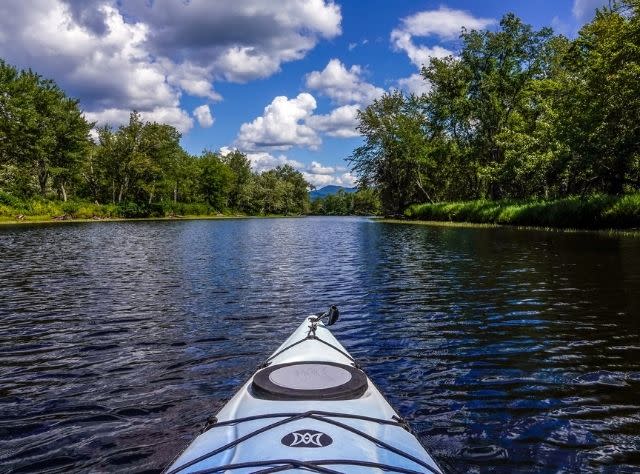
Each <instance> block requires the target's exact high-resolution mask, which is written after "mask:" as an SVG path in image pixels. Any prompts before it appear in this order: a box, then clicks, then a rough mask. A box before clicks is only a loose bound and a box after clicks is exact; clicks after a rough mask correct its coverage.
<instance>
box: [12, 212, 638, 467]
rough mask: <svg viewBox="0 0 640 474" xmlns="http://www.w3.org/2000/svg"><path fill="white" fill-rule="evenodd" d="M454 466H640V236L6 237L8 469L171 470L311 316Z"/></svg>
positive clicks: (367, 224)
mask: <svg viewBox="0 0 640 474" xmlns="http://www.w3.org/2000/svg"><path fill="white" fill-rule="evenodd" d="M330 304H337V305H338V306H339V307H340V309H341V312H342V318H341V320H340V322H339V323H338V324H337V325H336V326H334V328H335V330H334V334H335V335H336V337H337V338H338V339H339V340H340V341H341V342H342V343H343V344H344V345H345V346H346V348H347V349H348V350H349V351H350V352H351V353H352V355H353V356H354V357H355V358H356V359H357V360H358V361H359V362H360V363H361V365H362V366H363V367H364V369H365V370H366V372H367V373H368V374H369V375H370V377H371V378H372V379H373V380H374V382H375V383H376V384H377V385H378V387H379V388H380V389H381V390H382V391H383V392H384V393H385V394H386V395H387V397H388V399H389V401H390V402H391V403H392V404H393V405H394V407H395V408H396V409H397V410H398V411H399V412H400V414H401V415H402V416H404V417H407V418H408V419H409V420H410V421H411V422H412V424H413V427H414V428H415V430H416V432H417V434H418V436H419V437H420V439H421V441H422V442H423V444H424V445H425V446H426V447H427V449H428V450H429V451H430V452H431V453H432V454H433V455H434V456H435V457H436V459H438V461H440V462H441V463H442V464H443V465H444V466H446V467H448V468H450V469H451V470H452V471H456V470H457V471H461V472H480V471H482V472H513V471H518V472H555V471H560V470H562V471H565V472H567V471H570V472H578V471H580V472H589V471H591V472H601V471H603V470H611V471H633V470H637V469H640V239H639V238H637V237H624V236H609V235H604V234H594V233H563V232H545V231H535V230H517V229H509V228H464V227H442V226H424V225H413V224H390V223H381V222H375V221H373V220H370V219H365V218H322V217H319V218H292V219H238V220H209V221H156V222H152V221H147V222H109V223H82V224H80V223H78V224H74V223H72V224H55V225H37V226H0V358H1V362H0V472H67V471H70V470H73V471H94V472H96V471H97V472H102V471H110V472H113V471H123V472H124V471H126V472H157V471H159V470H160V469H162V468H163V467H164V466H165V465H166V464H167V463H168V462H169V461H170V460H171V459H172V458H174V457H175V456H176V455H177V454H178V453H179V452H180V451H181V450H182V449H183V448H184V447H185V446H186V445H187V444H188V443H189V441H190V440H191V439H192V438H193V437H194V436H195V435H196V434H197V433H198V431H199V430H200V428H201V427H202V425H203V423H204V422H205V420H206V419H207V418H208V416H209V415H210V414H212V413H214V412H216V411H217V410H218V409H219V408H220V407H221V406H222V405H223V404H224V402H225V400H227V399H228V398H229V397H231V395H233V393H234V392H235V390H236V389H237V388H239V385H240V384H242V383H243V382H244V381H245V380H246V379H247V378H248V377H249V376H250V375H251V373H252V372H253V370H254V368H255V367H256V366H257V365H258V364H259V363H260V362H261V361H263V360H264V359H265V357H266V356H267V355H268V354H269V353H270V352H272V351H273V350H274V349H275V348H276V347H277V346H278V345H279V344H280V343H281V342H282V341H283V340H284V339H285V338H286V337H287V336H288V335H289V334H290V333H291V332H292V331H293V329H294V328H295V327H297V325H298V324H299V323H300V321H301V319H302V318H303V317H304V316H305V315H307V313H312V312H313V313H315V312H318V311H321V310H324V309H326V308H327V307H328V306H329V305H330Z"/></svg>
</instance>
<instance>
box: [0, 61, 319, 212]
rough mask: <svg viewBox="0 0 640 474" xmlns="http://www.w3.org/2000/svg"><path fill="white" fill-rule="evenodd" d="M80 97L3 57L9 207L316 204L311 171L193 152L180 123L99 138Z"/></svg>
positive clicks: (4, 187) (1, 128)
mask: <svg viewBox="0 0 640 474" xmlns="http://www.w3.org/2000/svg"><path fill="white" fill-rule="evenodd" d="M93 127H94V124H92V123H89V122H88V121H87V120H86V119H85V118H84V116H83V112H82V110H81V108H80V105H79V103H78V101H77V100H75V99H72V98H69V97H67V95H66V94H65V93H64V91H62V90H61V89H60V88H59V87H58V86H57V85H56V84H55V83H54V82H53V81H51V80H47V79H44V78H42V77H41V76H40V75H38V74H37V73H35V72H33V71H18V70H17V69H16V68H14V67H12V66H11V65H8V64H6V63H5V62H3V61H0V216H5V217H12V216H14V217H15V214H18V215H30V216H43V217H44V216H51V215H60V217H62V218H75V217H84V218H92V217H147V216H164V215H209V214H219V213H242V214H252V215H272V214H279V215H298V214H304V213H306V212H308V210H309V197H308V188H309V186H310V185H309V183H307V182H306V180H305V179H304V177H303V175H302V173H300V172H299V171H297V170H295V169H294V168H292V167H291V166H288V165H284V166H279V167H277V168H276V169H273V170H269V171H265V172H262V173H256V172H253V171H252V170H251V163H250V161H249V160H248V158H247V156H246V155H244V154H243V153H241V152H239V151H233V152H231V153H229V154H226V155H225V156H222V155H220V154H217V153H214V152H212V151H204V152H203V153H202V154H201V155H200V156H192V155H190V154H189V153H187V152H186V151H185V150H184V149H183V148H182V147H181V145H180V138H181V136H180V133H179V132H178V131H177V130H176V129H175V128H174V127H172V126H170V125H166V124H159V123H149V122H143V121H142V120H141V118H140V115H139V114H138V113H137V112H135V111H134V112H132V113H131V116H130V119H129V123H128V124H126V125H123V126H120V127H118V128H115V129H114V128H111V127H106V126H105V127H102V128H98V129H97V134H96V135H97V136H96V137H95V138H94V139H92V138H91V134H90V132H91V130H92V128H93Z"/></svg>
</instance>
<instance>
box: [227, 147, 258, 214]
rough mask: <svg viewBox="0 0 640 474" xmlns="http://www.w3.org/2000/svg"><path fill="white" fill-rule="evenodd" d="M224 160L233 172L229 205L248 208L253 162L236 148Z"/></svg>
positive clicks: (243, 208) (241, 208)
mask: <svg viewBox="0 0 640 474" xmlns="http://www.w3.org/2000/svg"><path fill="white" fill-rule="evenodd" d="M223 161H224V162H225V163H226V165H227V166H228V167H229V169H231V171H232V172H233V179H232V182H231V189H230V191H229V206H230V207H231V208H233V209H238V210H246V208H247V204H248V203H247V199H248V195H249V193H248V189H247V187H248V186H249V183H250V181H251V162H250V161H249V158H247V155H245V154H244V153H241V152H239V151H238V150H234V151H232V152H231V153H229V154H227V155H226V156H225V157H224V158H223Z"/></svg>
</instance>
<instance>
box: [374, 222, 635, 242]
mask: <svg viewBox="0 0 640 474" xmlns="http://www.w3.org/2000/svg"><path fill="white" fill-rule="evenodd" d="M375 220H376V221H377V222H381V223H383V224H409V225H424V226H432V227H463V228H472V229H473V228H475V229H492V228H495V229H514V230H533V231H538V232H558V233H567V234H582V233H587V234H604V235H611V236H624V237H640V228H638V229H615V228H611V229H580V228H573V227H544V226H534V225H516V224H495V223H478V222H468V221H436V220H423V219H394V218H386V217H378V218H375Z"/></svg>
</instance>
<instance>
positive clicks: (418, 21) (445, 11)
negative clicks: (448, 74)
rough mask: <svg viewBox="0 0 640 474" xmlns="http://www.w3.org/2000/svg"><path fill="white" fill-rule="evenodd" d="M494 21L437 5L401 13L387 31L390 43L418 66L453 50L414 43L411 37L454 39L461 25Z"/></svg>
mask: <svg viewBox="0 0 640 474" xmlns="http://www.w3.org/2000/svg"><path fill="white" fill-rule="evenodd" d="M494 23H495V20H494V19H491V18H476V17H474V16H473V15H471V14H470V13H469V12H466V11H464V10H453V9H450V8H447V7H444V6H441V7H440V8H439V9H438V10H427V11H422V12H418V13H416V14H414V15H411V16H408V17H405V18H403V19H402V20H401V25H400V27H398V28H396V29H394V30H393V31H392V32H391V43H392V44H393V47H394V48H395V49H396V50H400V51H404V52H405V53H406V54H407V56H409V60H410V61H411V62H412V63H413V64H415V65H416V66H417V67H418V68H421V67H422V66H426V65H428V64H429V61H430V60H431V58H443V57H446V56H451V55H453V51H451V50H449V49H448V48H445V47H444V46H441V45H439V44H435V45H433V46H425V45H418V44H416V43H415V42H414V38H415V37H432V38H437V39H438V40H440V41H450V40H453V39H456V38H457V37H458V35H459V34H460V32H461V31H462V28H467V29H483V28H486V27H488V26H490V25H492V24H494Z"/></svg>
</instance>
